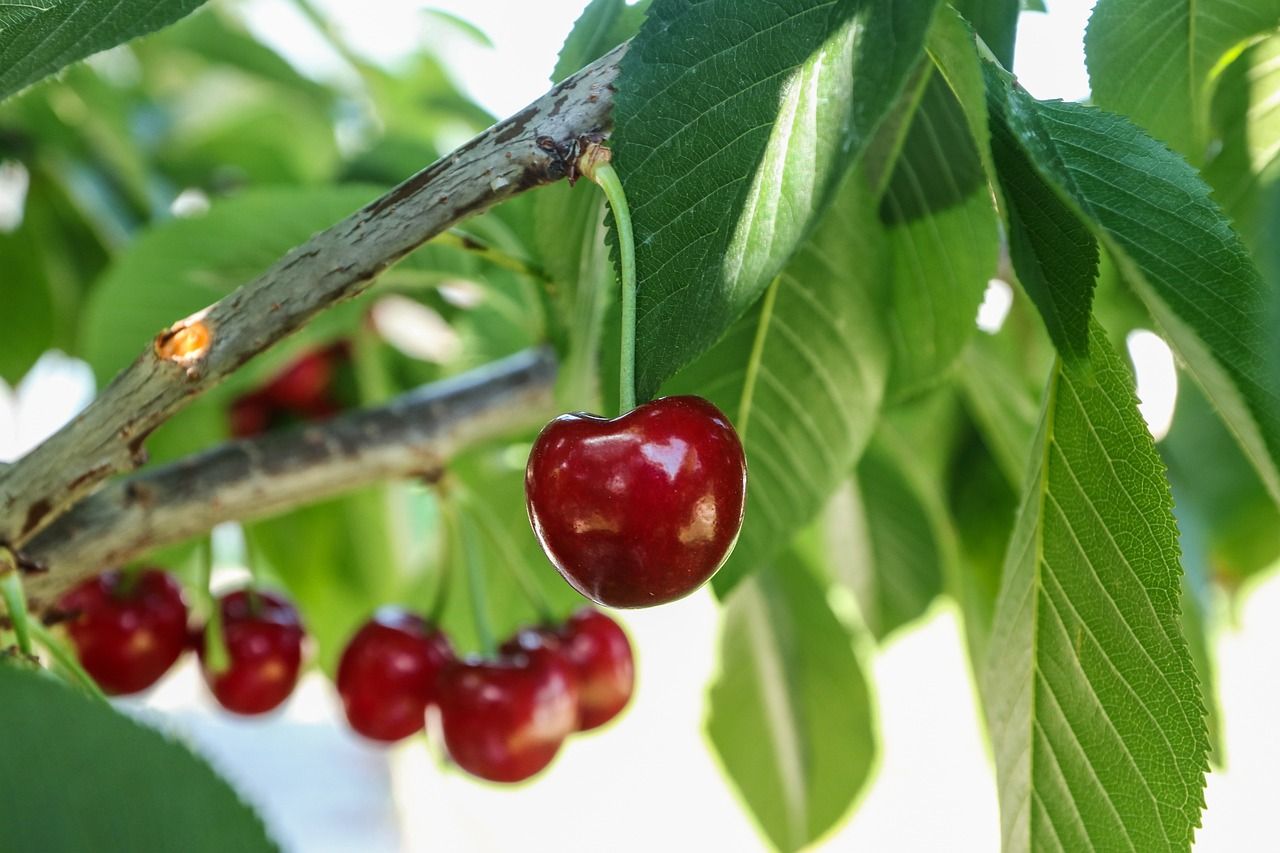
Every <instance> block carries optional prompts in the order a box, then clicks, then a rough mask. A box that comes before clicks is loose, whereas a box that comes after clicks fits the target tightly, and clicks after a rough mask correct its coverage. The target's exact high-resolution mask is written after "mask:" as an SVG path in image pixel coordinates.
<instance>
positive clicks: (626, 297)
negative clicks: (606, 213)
mask: <svg viewBox="0 0 1280 853" xmlns="http://www.w3.org/2000/svg"><path fill="white" fill-rule="evenodd" d="M584 173H585V174H586V176H587V177H588V178H590V179H591V180H593V181H595V182H596V183H597V184H599V185H600V189H602V190H604V197H605V198H606V199H608V200H609V207H610V208H612V209H613V223H614V225H615V226H616V227H617V229H618V257H619V260H620V261H621V265H622V367H621V370H620V371H619V374H620V375H619V382H620V384H619V388H618V401H619V404H620V407H621V409H622V411H623V412H629V411H631V410H632V409H634V408H635V407H636V240H635V235H634V234H633V233H632V231H631V209H630V208H629V207H628V206H627V194H626V193H625V192H623V189H622V180H621V179H620V178H619V177H618V173H617V172H616V171H614V168H613V166H611V165H609V163H607V162H598V163H595V164H594V165H593V166H592V167H590V168H589V169H587V170H585V172H584Z"/></svg>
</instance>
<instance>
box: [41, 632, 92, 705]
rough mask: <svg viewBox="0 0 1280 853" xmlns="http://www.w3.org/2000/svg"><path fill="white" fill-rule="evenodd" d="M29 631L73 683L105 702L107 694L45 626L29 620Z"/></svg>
mask: <svg viewBox="0 0 1280 853" xmlns="http://www.w3.org/2000/svg"><path fill="white" fill-rule="evenodd" d="M28 627H29V628H30V629H31V635H32V636H33V637H35V638H36V640H37V642H39V643H40V645H41V646H43V647H44V648H45V651H47V652H48V653H49V657H51V658H53V660H54V662H55V663H57V664H58V666H60V667H62V668H63V669H64V670H66V671H67V673H68V674H69V675H70V676H71V677H72V678H73V679H75V682H76V683H77V684H79V685H80V687H82V688H83V689H84V692H85V693H88V694H89V695H90V696H92V697H94V698H95V699H98V700H99V701H102V702H106V701H107V694H105V693H103V692H102V688H101V687H99V686H98V682H96V681H94V680H93V677H92V676H91V675H89V673H87V672H85V671H84V667H82V666H81V665H80V661H78V660H76V656H75V655H74V654H72V653H71V651H70V649H68V648H67V647H66V646H65V645H64V644H63V643H62V641H61V640H60V639H59V638H58V637H56V636H54V633H53V632H52V631H50V630H49V629H48V628H46V627H45V626H43V625H41V624H40V622H39V621H37V620H31V621H30V622H29V623H28Z"/></svg>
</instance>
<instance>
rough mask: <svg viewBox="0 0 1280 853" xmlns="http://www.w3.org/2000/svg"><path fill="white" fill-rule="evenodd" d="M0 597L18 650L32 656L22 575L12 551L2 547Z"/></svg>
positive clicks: (29, 621)
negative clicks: (16, 640) (6, 610)
mask: <svg viewBox="0 0 1280 853" xmlns="http://www.w3.org/2000/svg"><path fill="white" fill-rule="evenodd" d="M0 597H3V598H4V605H5V607H6V608H7V609H8V611H9V622H10V623H11V624H12V625H13V633H14V636H16V637H17V639H18V649H19V651H21V652H22V653H23V654H24V655H26V656H27V657H32V652H31V619H30V616H29V614H28V613H27V596H26V593H24V592H23V590H22V575H21V574H20V573H19V572H18V561H17V558H15V557H14V555H13V552H12V551H10V550H9V549H8V548H3V547H0Z"/></svg>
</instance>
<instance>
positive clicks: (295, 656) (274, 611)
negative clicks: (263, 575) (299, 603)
mask: <svg viewBox="0 0 1280 853" xmlns="http://www.w3.org/2000/svg"><path fill="white" fill-rule="evenodd" d="M218 606H219V610H220V612H221V613H222V638H223V642H224V644H225V645H226V647H227V667H226V669H224V670H222V671H221V672H216V673H215V672H212V671H210V669H209V666H208V661H207V660H206V654H205V653H206V643H203V642H202V643H201V644H200V661H201V663H202V664H203V667H202V669H203V672H204V680H205V683H207V684H208V685H209V689H210V690H212V691H213V695H214V698H216V699H217V700H218V703H219V704H220V705H222V707H224V708H226V709H227V710H228V711H233V712H235V713H237V714H265V713H266V712H267V711H271V710H273V709H275V708H277V707H279V705H280V704H281V703H282V702H284V700H285V699H288V698H289V694H290V693H292V692H293V688H294V686H295V685H297V683H298V671H299V670H300V669H301V668H302V641H303V638H304V637H305V636H306V635H305V632H304V631H303V628H302V622H301V621H300V619H299V618H298V611H297V610H295V609H294V607H293V605H292V604H290V603H289V602H288V601H286V600H285V599H284V598H282V597H280V596H278V595H274V594H272V593H269V592H261V591H259V590H249V589H242V590H238V591H236V592H232V593H230V594H228V595H224V596H223V597H222V598H221V599H220V600H219V603H218Z"/></svg>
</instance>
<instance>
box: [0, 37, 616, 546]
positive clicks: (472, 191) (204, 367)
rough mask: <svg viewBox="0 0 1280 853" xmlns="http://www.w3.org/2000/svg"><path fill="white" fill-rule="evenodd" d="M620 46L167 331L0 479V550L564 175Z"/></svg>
mask: <svg viewBox="0 0 1280 853" xmlns="http://www.w3.org/2000/svg"><path fill="white" fill-rule="evenodd" d="M625 50H626V46H625V45H623V46H621V47H618V48H616V49H615V50H613V51H611V52H610V53H608V54H606V55H605V56H603V57H601V58H600V59H599V60H597V61H596V62H594V63H592V64H591V65H589V66H587V67H586V68H584V69H583V70H582V71H580V72H578V73H577V74H575V75H574V76H573V77H570V78H569V79H568V80H565V81H564V82H563V83H561V84H560V85H558V86H556V87H555V88H553V89H552V90H551V91H550V92H548V93H547V94H545V95H543V96H542V97H541V98H539V99H538V100H537V101H534V102H533V103H532V104H530V105H529V106H528V107H526V108H525V109H524V110H521V111H520V112H519V113H517V114H516V115H514V116H512V117H510V118H508V119H505V120H504V121H501V122H499V123H498V124H496V125H494V126H493V127H491V128H489V129H488V130H486V131H485V132H484V133H482V134H480V135H479V136H477V137H476V138H475V139H473V140H471V141H470V142H468V143H467V144H465V145H463V146H462V147H461V148H459V149H458V150H457V151H454V152H453V153H452V154H450V155H449V156H447V157H445V158H444V159H442V160H440V161H438V162H436V163H435V164H434V165H432V166H430V167H428V168H426V169H424V170H423V171H421V172H419V173H418V174H416V175H414V176H413V177H412V178H410V179H409V180H407V181H405V182H404V183H402V184H400V186H398V187H396V188H395V189H393V190H391V191H390V192H388V193H387V194H386V195H384V196H382V197H381V198H378V199H376V200H375V201H373V202H371V203H370V204H368V205H367V206H365V207H364V208H362V209H360V210H358V211H356V212H355V213H353V214H352V215H351V216H349V217H347V218H346V219H344V220H342V221H341V222H339V223H338V224H336V225H334V226H332V227H330V228H329V229H327V230H325V231H322V232H320V233H319V234H317V235H316V236H314V237H312V238H311V239H310V240H308V241H307V242H306V243H304V244H303V245H301V246H298V247H296V248H294V249H293V250H291V251H290V252H289V253H288V254H287V255H285V256H284V257H283V258H281V259H280V260H279V261H277V262H276V263H275V264H274V265H273V266H272V267H271V268H270V269H268V270H267V271H266V272H264V273H263V274H262V275H260V276H259V277H258V278H257V279H255V280H254V281H251V282H249V283H248V284H246V285H244V286H243V287H241V288H239V289H238V290H236V291H235V292H234V293H232V294H230V295H228V296H227V297H226V298H224V299H222V300H220V301H219V302H217V303H215V304H213V305H211V306H209V307H208V308H205V309H204V310H202V311H200V312H198V313H196V314H194V315H192V316H191V317H188V318H186V319H184V320H181V321H179V322H177V323H175V324H174V325H173V326H172V327H170V328H169V329H168V330H166V331H165V332H162V333H161V334H160V335H159V336H157V338H156V339H155V340H154V341H153V342H152V344H151V345H150V346H148V347H147V348H146V350H145V351H144V352H143V353H142V355H141V356H139V357H138V359H137V360H136V361H135V362H134V363H133V364H132V365H130V366H129V367H127V368H126V369H125V370H123V371H122V372H121V373H120V374H119V375H118V376H116V378H115V379H114V380H112V382H111V384H110V385H108V386H107V387H106V388H105V389H104V390H103V391H102V393H101V394H100V395H99V396H98V397H97V399H95V400H94V401H93V403H92V404H90V406H89V407H88V408H87V409H85V410H84V411H83V412H82V413H81V414H80V415H79V417H77V418H76V419H75V420H73V421H71V423H69V424H67V425H66V426H65V427H63V428H62V429H61V430H60V431H59V432H58V433H56V434H55V435H54V436H52V437H51V438H50V439H49V440H48V441H46V442H44V443H43V444H41V445H40V446H39V447H37V448H35V449H34V450H33V451H32V452H31V453H29V454H27V455H26V456H25V457H23V458H22V459H20V460H19V461H17V462H16V463H14V464H13V465H11V466H9V467H8V468H5V469H2V470H0V544H7V545H9V546H11V547H14V548H21V547H22V546H23V545H24V543H25V542H27V541H29V540H30V539H31V538H32V537H33V536H34V535H35V534H37V533H38V532H39V531H40V530H41V529H43V528H44V527H45V526H47V525H48V524H50V523H51V522H52V521H54V520H55V519H56V518H57V517H58V516H59V515H61V514H62V513H63V512H65V511H66V510H67V509H68V508H69V507H71V506H72V504H74V503H75V502H76V501H77V500H79V499H80V498H82V497H83V496H85V495H86V494H88V493H90V492H92V491H93V490H94V489H95V488H97V487H98V486H99V485H100V484H101V483H102V482H103V481H105V480H106V479H107V478H108V477H110V476H112V475H113V474H117V473H120V472H123V471H129V470H133V469H134V468H136V467H138V466H139V465H141V464H142V462H143V461H145V453H144V451H143V449H142V444H143V441H144V440H145V439H146V437H147V436H148V435H150V434H151V432H152V431H153V430H154V429H155V428H156V427H158V426H159V425H160V424H162V423H164V421H165V420H167V419H168V418H169V417H171V416H172V415H173V414H174V413H175V412H177V411H178V410H179V409H181V408H182V407H183V406H185V405H186V404H187V403H188V402H189V401H190V400H191V399H193V398H194V397H195V396H197V395H198V394H201V393H203V392H204V391H206V390H208V389H209V388H211V387H213V386H214V385H216V384H218V383H219V382H221V381H222V380H223V379H224V378H225V377H226V376H227V375H228V374H230V373H231V372H232V371H234V370H235V369H236V368H238V367H239V366H240V365H242V364H243V363H244V362H246V361H248V360H249V359H250V358H252V357H253V356H255V355H257V354H258V353H260V352H262V351H263V350H265V349H267V348H268V347H270V346H271V345H272V344H274V343H275V342H276V341H277V340H279V339H280V338H282V337H285V336H286V335H289V334H290V333H292V332H294V331H296V330H298V329H299V328H301V327H302V326H303V325H304V324H306V323H307V322H308V321H309V320H310V319H311V318H312V317H314V316H315V315H316V314H318V313H319V312H321V311H323V310H324V309H326V308H328V307H329V306H331V305H333V304H334V303H336V302H339V301H342V300H345V299H350V298H352V297H354V296H356V295H358V294H360V293H361V292H362V291H363V290H364V289H365V288H366V287H368V285H369V283H370V282H371V281H372V280H373V279H374V278H375V277H376V276H377V275H378V274H379V273H381V272H382V271H383V270H384V269H386V267H387V266H389V265H390V264H392V263H394V262H395V261H396V260H398V259H399V258H401V257H403V256H404V255H405V254H407V253H408V252H410V251H412V250H413V249H415V248H417V247H418V246H420V245H421V244H422V243H424V242H425V241H427V240H429V239H430V238H431V237H433V236H435V235H437V234H439V233H441V232H442V231H444V230H445V229H447V228H449V227H450V226H452V225H454V224H455V223H456V222H458V221H459V220H461V219H463V218H465V217H467V216H470V215H472V214H475V213H478V212H480V211H482V210H485V209H486V208H488V207H490V206H492V205H494V204H497V203H498V202H501V201H504V200H506V199H509V198H511V197H512V196H515V195H517V194H518V193H521V192H523V191H525V190H527V189H530V188H532V187H535V186H539V185H542V184H547V183H551V182H553V181H557V180H559V179H561V178H563V177H565V176H566V175H567V174H569V173H570V171H571V169H572V166H573V161H574V158H575V156H576V152H577V147H578V141H579V139H580V138H582V137H584V136H592V135H598V134H601V133H603V132H605V131H607V130H608V129H609V121H610V119H609V112H610V107H611V105H612V92H613V90H612V83H613V80H614V78H615V77H616V76H617V69H618V62H619V60H620V59H621V58H622V55H623V53H624V52H625Z"/></svg>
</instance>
